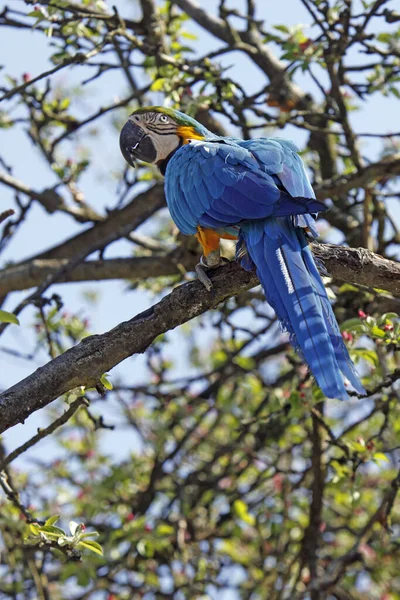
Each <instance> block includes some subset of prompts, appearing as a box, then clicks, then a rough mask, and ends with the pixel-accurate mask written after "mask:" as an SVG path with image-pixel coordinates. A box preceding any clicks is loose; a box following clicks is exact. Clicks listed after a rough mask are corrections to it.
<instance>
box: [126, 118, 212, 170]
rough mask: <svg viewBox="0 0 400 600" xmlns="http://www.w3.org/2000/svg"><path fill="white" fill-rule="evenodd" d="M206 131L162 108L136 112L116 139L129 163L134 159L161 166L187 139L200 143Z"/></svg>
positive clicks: (197, 124)
mask: <svg viewBox="0 0 400 600" xmlns="http://www.w3.org/2000/svg"><path fill="white" fill-rule="evenodd" d="M207 133H208V131H207V129H206V128H205V127H203V126H202V125H201V124H200V123H198V122H197V121H196V120H195V119H192V118H191V117H188V116H187V115H185V114H183V113H181V112H179V110H174V109H172V108H164V107H162V106H147V107H146V108H138V109H137V110H135V111H134V112H133V113H132V114H131V116H130V117H129V119H128V121H127V122H126V123H125V125H124V126H123V128H122V130H121V134H120V136H119V145H120V148H121V152H122V154H123V157H124V158H125V160H126V161H127V163H128V164H130V165H131V166H134V162H135V160H138V159H139V160H143V161H144V162H148V163H157V164H162V163H163V161H165V160H166V159H167V158H168V157H169V156H170V155H171V154H172V153H173V152H174V151H175V150H177V149H178V148H179V147H180V146H182V145H183V144H186V143H188V141H189V140H192V139H195V140H203V139H204V138H205V137H206V135H207Z"/></svg>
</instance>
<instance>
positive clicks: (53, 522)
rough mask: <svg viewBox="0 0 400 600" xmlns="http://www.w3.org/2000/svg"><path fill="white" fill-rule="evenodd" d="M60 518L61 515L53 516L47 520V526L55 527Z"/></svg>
mask: <svg viewBox="0 0 400 600" xmlns="http://www.w3.org/2000/svg"><path fill="white" fill-rule="evenodd" d="M59 518H60V515H53V516H52V517H49V518H48V519H47V521H46V523H45V525H54V524H55V523H57V521H58V519H59Z"/></svg>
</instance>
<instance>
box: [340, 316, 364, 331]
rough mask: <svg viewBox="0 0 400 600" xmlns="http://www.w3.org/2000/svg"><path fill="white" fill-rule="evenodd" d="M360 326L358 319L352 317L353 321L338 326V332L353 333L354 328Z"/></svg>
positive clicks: (349, 320)
mask: <svg viewBox="0 0 400 600" xmlns="http://www.w3.org/2000/svg"><path fill="white" fill-rule="evenodd" d="M359 326H360V319H358V318H357V317H354V318H353V319H347V321H343V323H342V324H341V325H340V331H354V328H355V327H359Z"/></svg>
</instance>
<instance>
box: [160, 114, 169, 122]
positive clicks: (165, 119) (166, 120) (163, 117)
mask: <svg viewBox="0 0 400 600" xmlns="http://www.w3.org/2000/svg"><path fill="white" fill-rule="evenodd" d="M160 121H161V123H168V117H167V115H161V117H160Z"/></svg>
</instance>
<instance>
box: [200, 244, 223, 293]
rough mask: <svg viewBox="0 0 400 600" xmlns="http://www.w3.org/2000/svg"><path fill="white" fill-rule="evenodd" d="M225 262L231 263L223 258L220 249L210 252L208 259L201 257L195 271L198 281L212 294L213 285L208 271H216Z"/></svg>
mask: <svg viewBox="0 0 400 600" xmlns="http://www.w3.org/2000/svg"><path fill="white" fill-rule="evenodd" d="M224 262H229V261H227V259H226V258H223V257H221V255H220V253H219V249H218V250H214V251H212V252H210V253H209V254H208V255H207V258H206V257H205V256H201V257H200V262H199V263H198V264H197V265H196V267H195V271H196V275H197V277H198V280H199V281H200V282H201V283H202V284H203V285H204V287H205V288H206V290H207V291H208V292H211V290H212V289H213V284H212V281H211V279H210V278H209V276H208V275H207V273H206V271H208V270H209V269H215V267H218V266H219V265H221V264H223V263H224Z"/></svg>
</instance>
